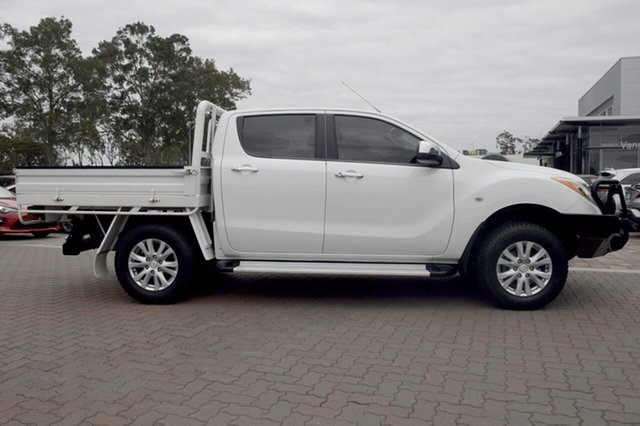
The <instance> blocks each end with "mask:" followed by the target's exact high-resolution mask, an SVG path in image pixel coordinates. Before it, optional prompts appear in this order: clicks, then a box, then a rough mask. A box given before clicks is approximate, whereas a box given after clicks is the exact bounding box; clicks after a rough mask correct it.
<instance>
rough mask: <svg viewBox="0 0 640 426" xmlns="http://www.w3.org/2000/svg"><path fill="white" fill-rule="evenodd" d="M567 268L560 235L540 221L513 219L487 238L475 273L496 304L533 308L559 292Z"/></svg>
mask: <svg viewBox="0 0 640 426" xmlns="http://www.w3.org/2000/svg"><path fill="white" fill-rule="evenodd" d="M567 271H568V258H567V253H566V250H565V248H564V246H563V244H562V242H561V241H560V239H559V238H558V237H557V236H556V235H554V234H553V233H552V232H551V231H549V230H548V229H546V228H544V227H542V226H540V225H536V224H533V223H526V222H513V223H508V224H505V225H502V226H500V227H497V228H496V229H494V230H493V231H492V232H491V233H490V234H489V235H488V236H487V237H485V238H484V239H483V241H482V242H481V244H480V245H479V246H478V249H477V251H476V256H475V259H474V262H473V270H472V273H473V276H474V278H475V281H476V282H477V283H478V284H479V286H480V288H481V289H482V291H483V292H484V293H485V294H486V295H487V296H489V298H490V299H491V300H492V301H493V302H494V303H495V304H496V305H498V306H500V307H501V308H504V309H517V310H533V309H538V308H541V307H543V306H545V305H547V304H548V303H550V302H551V301H553V300H554V299H555V298H556V297H557V296H558V294H559V293H560V291H562V288H563V287H564V285H565V282H566V279H567Z"/></svg>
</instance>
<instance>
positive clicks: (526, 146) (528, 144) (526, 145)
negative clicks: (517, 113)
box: [521, 136, 540, 154]
mask: <svg viewBox="0 0 640 426" xmlns="http://www.w3.org/2000/svg"><path fill="white" fill-rule="evenodd" d="M539 143H540V139H537V138H530V137H529V136H525V137H524V139H523V140H522V151H521V152H522V154H524V153H527V152H529V151H531V150H532V149H533V148H535V147H536V145H538V144H539Z"/></svg>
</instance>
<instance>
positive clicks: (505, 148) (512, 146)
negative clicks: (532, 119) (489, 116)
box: [496, 130, 540, 155]
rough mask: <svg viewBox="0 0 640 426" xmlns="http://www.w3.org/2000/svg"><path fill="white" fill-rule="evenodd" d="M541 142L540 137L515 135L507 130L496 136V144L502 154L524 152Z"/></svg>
mask: <svg viewBox="0 0 640 426" xmlns="http://www.w3.org/2000/svg"><path fill="white" fill-rule="evenodd" d="M539 143H540V139H534V138H530V137H529V136H525V137H524V138H519V137H515V136H513V135H512V134H511V132H507V131H506V130H505V131H503V132H502V133H500V134H499V135H498V136H496V146H497V148H498V149H499V150H500V154H502V155H513V154H524V153H526V152H529V151H531V150H532V149H533V148H534V147H535V146H536V145H538V144H539Z"/></svg>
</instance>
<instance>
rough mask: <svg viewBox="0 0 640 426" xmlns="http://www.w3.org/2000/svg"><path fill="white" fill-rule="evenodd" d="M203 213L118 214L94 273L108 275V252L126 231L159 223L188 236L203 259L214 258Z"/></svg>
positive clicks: (96, 262)
mask: <svg viewBox="0 0 640 426" xmlns="http://www.w3.org/2000/svg"><path fill="white" fill-rule="evenodd" d="M207 223H210V221H209V222H207V221H205V219H204V218H203V215H202V214H201V213H196V214H193V215H190V216H188V217H184V216H133V215H132V216H116V217H115V218H114V220H113V222H112V223H111V226H109V229H108V230H107V232H106V234H105V235H104V237H103V239H102V242H101V244H100V247H99V248H98V251H97V252H96V255H95V258H94V275H96V277H101V276H105V275H108V267H107V258H106V257H107V253H108V252H109V251H112V250H117V248H118V243H119V241H120V237H121V236H122V235H124V234H125V233H127V232H129V231H131V230H133V229H135V228H138V227H140V226H144V225H150V224H157V225H163V226H168V227H171V228H173V229H175V230H177V231H179V232H180V233H182V234H184V235H185V236H187V238H188V239H189V240H191V242H192V243H193V244H194V245H197V246H199V248H200V250H198V252H199V253H200V254H201V256H202V259H203V260H205V261H206V260H211V259H213V257H214V256H213V248H212V243H211V237H210V235H211V234H210V232H211V229H210V227H208V226H207Z"/></svg>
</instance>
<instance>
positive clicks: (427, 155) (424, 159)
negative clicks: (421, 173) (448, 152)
mask: <svg viewBox="0 0 640 426" xmlns="http://www.w3.org/2000/svg"><path fill="white" fill-rule="evenodd" d="M443 161H444V158H443V156H442V151H440V147H438V145H436V144H435V143H433V142H430V141H420V143H419V144H418V152H417V153H416V162H417V163H418V164H422V165H423V166H425V167H439V166H441V165H442V162H443Z"/></svg>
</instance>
